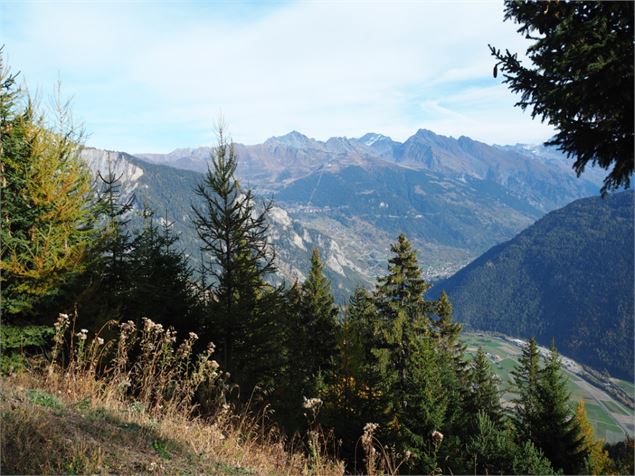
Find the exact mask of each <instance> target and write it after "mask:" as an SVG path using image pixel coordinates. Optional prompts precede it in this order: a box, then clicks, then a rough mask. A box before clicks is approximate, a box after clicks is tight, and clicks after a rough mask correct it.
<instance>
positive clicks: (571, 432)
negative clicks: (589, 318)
mask: <svg viewBox="0 0 635 476" xmlns="http://www.w3.org/2000/svg"><path fill="white" fill-rule="evenodd" d="M537 397H538V399H537V401H538V412H537V430H538V431H536V432H535V433H534V434H533V435H532V436H533V441H534V443H535V444H536V446H537V447H538V448H540V449H541V450H542V451H543V452H544V454H545V456H546V457H547V458H549V460H550V461H551V464H552V465H553V467H554V468H555V469H556V470H562V471H564V473H565V474H575V473H578V472H579V471H581V470H582V469H584V461H585V458H586V456H587V451H586V450H585V445H584V439H583V436H582V435H581V432H580V425H579V422H578V420H577V419H576V418H575V414H574V413H573V411H572V409H571V407H570V406H569V397H570V394H569V391H568V390H567V380H566V377H565V376H564V374H563V373H562V368H561V360H560V356H559V355H558V352H557V350H556V347H555V344H552V346H551V350H550V353H549V357H548V359H547V361H546V363H545V367H544V369H542V371H541V374H540V379H539V383H538V391H537Z"/></svg>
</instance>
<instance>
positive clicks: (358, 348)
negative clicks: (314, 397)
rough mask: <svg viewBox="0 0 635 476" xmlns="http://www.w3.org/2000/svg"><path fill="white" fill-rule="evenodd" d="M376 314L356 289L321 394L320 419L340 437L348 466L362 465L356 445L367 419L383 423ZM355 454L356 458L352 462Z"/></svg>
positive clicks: (364, 294)
mask: <svg viewBox="0 0 635 476" xmlns="http://www.w3.org/2000/svg"><path fill="white" fill-rule="evenodd" d="M377 322H378V315H377V311H376V308H375V305H374V303H373V300H372V297H371V296H370V295H369V293H368V292H367V291H366V290H365V289H364V288H357V289H356V290H355V292H354V293H353V295H352V296H351V297H350V299H349V305H348V307H347V308H346V309H345V311H344V319H343V321H342V324H341V326H340V327H339V332H338V339H337V350H336V354H335V365H334V368H333V369H332V371H331V373H330V374H329V375H328V385H327V386H326V388H324V389H323V391H322V392H321V394H320V397H321V398H322V399H323V401H324V405H323V407H322V412H321V421H322V422H323V424H324V425H325V426H326V427H332V428H334V429H335V432H336V437H337V438H338V439H341V440H342V446H341V448H340V455H341V457H342V458H344V459H345V460H347V461H348V462H349V464H351V468H354V467H355V465H357V467H362V466H363V461H362V460H361V458H362V455H361V454H359V453H358V454H356V453H355V445H356V443H357V441H358V439H359V437H360V435H361V434H362V432H363V428H364V425H365V424H366V423H368V422H375V423H378V424H379V425H380V426H384V425H385V423H386V421H384V420H383V419H382V413H383V410H384V409H383V408H382V405H381V393H380V382H381V375H380V374H379V373H378V372H377V365H376V359H375V356H374V355H373V352H372V349H373V346H374V345H375V343H376V341H377ZM355 457H357V461H355Z"/></svg>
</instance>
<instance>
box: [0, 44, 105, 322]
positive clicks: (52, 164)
mask: <svg viewBox="0 0 635 476" xmlns="http://www.w3.org/2000/svg"><path fill="white" fill-rule="evenodd" d="M81 142H82V134H81V131H79V130H78V129H77V128H76V127H75V126H74V125H73V123H72V120H71V116H70V110H69V106H68V103H66V104H63V103H62V102H61V101H59V99H58V100H57V102H56V108H55V111H54V120H49V119H48V118H47V117H46V116H45V115H44V114H43V113H41V112H40V111H39V110H38V107H37V104H35V103H34V102H33V101H32V100H31V98H30V97H29V96H28V94H27V93H26V92H25V91H23V90H21V89H20V88H19V87H17V85H16V75H13V74H11V72H10V70H9V68H8V67H7V65H6V63H5V59H4V54H3V53H2V51H1V50H0V157H1V160H0V185H1V192H0V193H1V195H2V211H1V216H2V227H1V228H0V241H1V242H2V246H1V247H0V271H1V272H0V281H1V283H2V306H1V310H2V315H3V317H4V318H5V319H9V318H20V317H25V316H31V317H33V316H34V315H37V314H38V312H39V311H38V308H39V305H41V304H42V303H44V302H46V301H47V300H50V299H51V298H54V297H55V296H57V295H59V293H60V291H61V289H62V287H63V286H64V284H65V283H66V282H67V281H68V280H69V279H70V278H71V277H72V276H74V275H76V274H77V273H79V272H81V271H82V270H83V268H84V266H85V264H86V260H85V258H86V251H87V249H88V248H89V247H90V243H91V242H92V239H93V234H92V225H93V218H94V217H93V213H92V209H91V206H90V203H91V196H92V186H91V179H90V174H89V172H88V170H87V168H86V167H85V165H84V163H83V162H82V160H81V159H80V156H79V154H80V151H81V146H82V144H81Z"/></svg>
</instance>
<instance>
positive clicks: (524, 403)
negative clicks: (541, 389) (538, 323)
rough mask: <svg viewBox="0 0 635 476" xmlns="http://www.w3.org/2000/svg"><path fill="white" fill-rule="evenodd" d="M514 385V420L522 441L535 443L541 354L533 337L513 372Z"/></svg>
mask: <svg viewBox="0 0 635 476" xmlns="http://www.w3.org/2000/svg"><path fill="white" fill-rule="evenodd" d="M512 378H513V385H514V386H515V389H516V392H517V393H518V398H517V399H515V400H514V401H513V402H514V419H515V423H516V428H517V431H518V434H519V436H520V439H521V440H530V441H535V438H536V437H537V433H536V432H537V431H538V428H537V427H536V426H537V423H538V422H537V418H538V380H539V378H540V353H539V352H538V345H537V344H536V340H535V339H534V338H533V337H532V338H531V339H529V342H528V343H527V345H526V346H525V347H524V348H523V351H522V355H521V356H520V358H519V359H518V367H517V368H515V369H514V370H513V371H512Z"/></svg>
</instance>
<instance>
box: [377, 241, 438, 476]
mask: <svg viewBox="0 0 635 476" xmlns="http://www.w3.org/2000/svg"><path fill="white" fill-rule="evenodd" d="M391 250H392V252H393V253H394V255H393V257H392V258H391V259H390V260H389V262H388V263H389V264H388V274H387V275H386V276H384V277H382V278H379V280H378V285H377V289H376V292H375V296H374V298H375V302H376V306H377V311H378V313H379V329H380V336H379V339H378V342H377V346H376V348H374V349H373V352H374V354H375V357H376V359H377V367H378V372H379V374H380V375H381V379H382V382H381V388H380V391H381V393H382V396H383V399H384V401H383V404H384V408H385V412H386V417H387V420H388V423H387V428H386V429H385V430H386V431H385V436H386V437H387V438H389V439H390V441H391V442H394V443H395V445H397V447H398V448H399V450H401V451H409V452H410V453H411V454H412V458H411V459H410V460H409V461H408V464H409V465H410V469H411V470H414V471H418V472H426V473H427V472H431V471H434V470H436V468H437V461H436V457H437V450H438V448H437V442H435V441H434V440H433V438H432V434H433V432H434V431H438V430H439V429H440V428H441V427H442V425H443V420H444V415H445V411H446V407H447V396H446V393H445V389H444V386H443V378H442V370H441V368H442V359H443V354H442V353H440V352H439V347H438V346H437V345H436V339H435V337H434V334H433V332H432V328H431V317H430V313H431V312H433V310H434V306H433V303H431V302H429V301H426V300H425V299H424V296H423V293H424V292H425V291H426V290H427V289H428V287H429V284H428V283H426V282H425V280H424V279H423V277H422V275H421V270H420V269H419V265H418V263H417V258H416V253H415V252H414V250H413V249H412V246H411V245H410V242H409V241H408V240H407V239H406V237H405V236H404V235H400V236H399V239H398V242H397V243H396V244H394V245H393V246H392V247H391Z"/></svg>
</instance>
